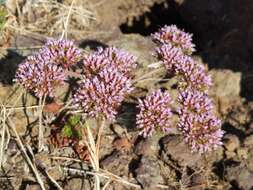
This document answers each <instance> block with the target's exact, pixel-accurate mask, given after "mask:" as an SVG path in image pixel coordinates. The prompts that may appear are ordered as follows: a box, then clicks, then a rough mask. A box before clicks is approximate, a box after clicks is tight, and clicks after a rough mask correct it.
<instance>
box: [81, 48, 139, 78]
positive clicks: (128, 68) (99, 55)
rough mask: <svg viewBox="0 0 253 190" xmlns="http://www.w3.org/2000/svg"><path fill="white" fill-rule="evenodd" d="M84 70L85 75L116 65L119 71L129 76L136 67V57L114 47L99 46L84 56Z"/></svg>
mask: <svg viewBox="0 0 253 190" xmlns="http://www.w3.org/2000/svg"><path fill="white" fill-rule="evenodd" d="M83 66H84V72H85V74H86V75H93V74H96V73H98V72H99V71H100V70H101V69H104V67H116V68H117V69H118V71H119V72H121V73H123V74H125V76H130V74H131V72H132V70H133V69H135V68H136V66H137V65H136V57H134V56H133V55H131V54H130V53H128V52H125V51H123V50H121V49H117V48H115V47H108V48H105V49H103V48H99V49H98V50H97V51H96V52H95V53H93V54H90V55H87V56H85V57H84V62H83Z"/></svg>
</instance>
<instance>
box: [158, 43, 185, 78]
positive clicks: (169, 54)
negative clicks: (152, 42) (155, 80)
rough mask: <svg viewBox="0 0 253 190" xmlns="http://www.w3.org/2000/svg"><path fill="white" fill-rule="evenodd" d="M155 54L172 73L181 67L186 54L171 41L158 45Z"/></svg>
mask: <svg viewBox="0 0 253 190" xmlns="http://www.w3.org/2000/svg"><path fill="white" fill-rule="evenodd" d="M155 55H156V56H157V58H158V59H160V60H161V61H162V62H163V64H164V66H165V68H166V69H167V71H168V72H170V73H175V72H176V71H177V70H178V68H181V64H182V61H183V60H182V59H183V55H184V54H183V52H182V50H181V49H180V48H178V47H174V46H173V45H172V44H171V43H168V44H164V45H162V46H160V47H157V48H156V49H155Z"/></svg>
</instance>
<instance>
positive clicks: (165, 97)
mask: <svg viewBox="0 0 253 190" xmlns="http://www.w3.org/2000/svg"><path fill="white" fill-rule="evenodd" d="M171 103H172V99H171V97H170V94H169V93H168V92H162V91H161V90H156V91H154V92H153V93H152V94H150V95H148V96H147V97H146V98H145V99H144V100H139V105H138V108H139V109H140V113H139V114H138V115H137V122H136V124H137V128H138V129H139V130H140V135H142V136H143V137H144V138H146V137H149V136H151V135H152V134H153V133H154V131H155V130H162V131H163V132H165V133H167V132H169V131H170V129H171V124H172V122H171V117H172V112H171V108H170V107H171Z"/></svg>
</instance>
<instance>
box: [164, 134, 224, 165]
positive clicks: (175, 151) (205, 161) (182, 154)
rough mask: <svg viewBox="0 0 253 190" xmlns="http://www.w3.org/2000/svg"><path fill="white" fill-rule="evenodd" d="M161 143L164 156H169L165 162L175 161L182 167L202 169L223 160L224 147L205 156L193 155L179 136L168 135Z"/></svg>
mask: <svg viewBox="0 0 253 190" xmlns="http://www.w3.org/2000/svg"><path fill="white" fill-rule="evenodd" d="M161 143H162V145H163V149H164V154H165V155H167V157H165V158H164V160H165V161H166V159H170V160H173V161H175V162H177V164H179V165H180V166H182V167H186V166H188V167H191V168H200V167H202V166H203V165H212V163H213V162H216V161H217V160H220V159H222V158H223V150H222V147H220V148H218V149H217V150H215V151H212V152H208V153H206V154H205V156H204V155H200V154H199V153H192V152H191V150H190V149H189V147H188V146H187V145H186V144H185V143H184V141H183V138H182V136H179V135H168V136H166V137H164V138H163V140H162V142H161Z"/></svg>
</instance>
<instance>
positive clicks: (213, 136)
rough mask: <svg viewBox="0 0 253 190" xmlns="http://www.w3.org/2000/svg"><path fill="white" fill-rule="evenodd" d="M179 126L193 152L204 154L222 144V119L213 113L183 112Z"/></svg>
mask: <svg viewBox="0 0 253 190" xmlns="http://www.w3.org/2000/svg"><path fill="white" fill-rule="evenodd" d="M178 128H179V130H181V131H182V133H183V136H184V140H185V142H186V144H188V145H189V146H190V148H191V151H192V152H198V153H200V154H202V153H205V152H208V151H212V150H215V149H216V148H218V147H219V146H221V145H222V141H221V140H222V137H223V134H224V131H223V130H221V121H220V120H219V119H218V118H216V117H215V116H213V115H210V114H192V113H183V114H182V115H180V120H179V123H178Z"/></svg>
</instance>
